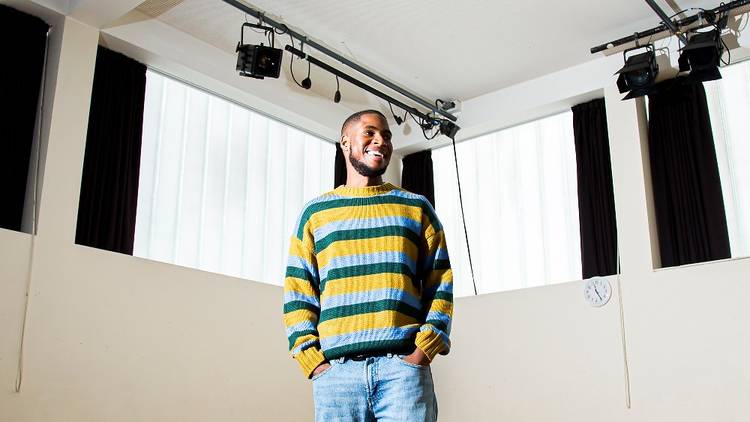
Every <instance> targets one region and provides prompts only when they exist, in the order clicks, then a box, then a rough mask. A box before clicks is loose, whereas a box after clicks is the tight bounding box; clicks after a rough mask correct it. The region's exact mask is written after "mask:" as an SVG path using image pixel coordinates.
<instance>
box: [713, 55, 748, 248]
mask: <svg viewBox="0 0 750 422" xmlns="http://www.w3.org/2000/svg"><path fill="white" fill-rule="evenodd" d="M721 75H722V79H719V80H717V81H711V82H706V83H705V84H704V85H705V88H706V97H707V99H708V109H709V113H710V115H711V127H712V128H713V135H714V143H715V145H716V161H717V162H718V164H719V175H720V177H721V190H722V194H723V196H724V208H725V210H726V214H727V228H728V229H729V244H730V247H731V251H732V256H733V257H740V256H749V255H750V166H748V163H750V139H749V138H748V134H750V119H748V116H750V61H745V62H742V63H738V64H734V65H731V66H727V67H723V68H722V69H721Z"/></svg>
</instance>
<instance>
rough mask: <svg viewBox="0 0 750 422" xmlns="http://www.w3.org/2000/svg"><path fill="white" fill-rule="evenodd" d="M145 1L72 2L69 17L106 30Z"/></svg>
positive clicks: (82, 0)
mask: <svg viewBox="0 0 750 422" xmlns="http://www.w3.org/2000/svg"><path fill="white" fill-rule="evenodd" d="M142 2H143V0H70V5H69V6H68V13H67V14H68V15H69V16H72V17H74V18H76V19H78V20H79V21H81V22H84V23H86V24H88V25H91V26H93V27H95V28H105V27H106V26H107V25H109V24H110V23H112V22H114V21H116V20H118V19H119V18H121V17H123V16H124V15H126V14H127V13H128V12H130V11H131V10H133V9H135V8H136V7H138V5H140V4H141V3H142Z"/></svg>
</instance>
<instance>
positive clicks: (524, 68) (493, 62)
mask: <svg viewBox="0 0 750 422" xmlns="http://www.w3.org/2000/svg"><path fill="white" fill-rule="evenodd" d="M657 1H658V2H659V4H660V6H661V7H662V8H663V9H664V10H665V11H667V12H668V13H670V14H671V13H673V12H672V11H673V8H680V9H684V8H688V7H705V8H712V7H716V6H717V5H718V3H715V2H709V1H700V0H690V1H688V0H684V1H681V0H676V1H672V0H669V1H668V2H665V1H663V0H657ZM247 4H248V5H250V6H252V7H254V8H256V9H260V10H263V11H265V13H266V14H268V15H269V16H272V17H274V18H275V19H277V20H280V21H282V22H285V23H287V24H288V25H289V26H291V27H293V28H295V29H296V30H298V31H299V32H302V33H306V34H308V36H309V37H311V38H313V39H315V40H317V41H318V42H321V43H322V44H324V45H326V46H329V47H331V48H333V49H334V50H336V51H338V52H339V53H340V54H342V55H344V56H347V57H349V58H352V59H354V60H355V61H356V62H358V63H359V64H362V65H364V66H365V67H367V68H368V69H371V70H373V71H375V72H376V73H378V74H380V75H382V76H384V77H386V78H387V79H389V80H392V81H394V82H396V83H398V84H400V85H402V86H405V87H408V89H410V90H411V91H413V92H415V93H418V94H419V95H421V96H423V97H426V98H431V99H434V98H443V99H447V98H451V99H460V100H464V101H465V100H468V99H471V98H474V97H477V96H479V95H482V94H485V93H489V92H492V91H496V90H498V89H501V88H504V87H507V86H510V85H513V84H516V83H519V82H522V81H525V80H528V79H532V78H535V77H538V76H542V75H544V74H547V73H551V72H554V71H557V70H561V69H565V68H568V67H571V66H574V65H577V64H581V63H583V62H586V61H589V60H592V59H594V58H596V57H595V56H592V55H591V54H590V53H589V48H590V47H592V46H594V45H598V44H603V43H606V42H608V41H611V40H613V39H616V38H620V37H622V36H626V35H628V34H632V33H634V32H636V31H639V30H645V29H648V28H650V27H652V26H655V25H657V24H658V23H659V19H658V17H657V16H656V14H655V13H654V12H653V10H651V8H650V7H649V6H648V5H647V3H646V2H645V1H633V0H608V1H602V2H593V1H590V0H568V1H564V2H550V1H538V0H536V1H515V2H510V1H507V0H501V1H490V0H465V1H462V2H457V1H453V0H430V1H426V0H417V1H410V2H403V1H395V0H386V1H379V2H372V1H363V0H350V1H346V2H343V1H334V0H285V1H278V0H251V1H248V2H247ZM165 5H166V7H165ZM154 6H161V9H164V10H159V13H160V14H158V13H157V14H158V16H157V19H159V20H161V21H163V22H164V23H166V24H168V25H171V26H173V27H175V28H177V29H180V30H182V31H184V32H187V33H189V34H191V35H193V36H195V37H196V38H199V39H201V40H203V41H205V42H207V43H209V44H212V45H214V46H216V47H218V48H220V49H222V50H225V51H234V48H235V46H236V44H237V41H238V40H239V28H240V25H241V24H242V22H243V21H244V20H245V15H244V13H242V12H240V11H238V10H236V9H235V8H233V7H232V6H230V5H227V4H226V3H224V2H222V1H221V0H183V1H179V0H149V1H147V2H145V3H144V4H143V5H142V8H144V7H154ZM156 9H159V7H156ZM248 20H249V21H251V22H255V21H256V20H255V19H254V18H252V17H248ZM247 37H248V38H250V39H252V37H256V38H257V39H256V40H255V42H260V41H261V40H262V36H261V35H256V34H251V33H248V35H247ZM279 41H281V42H283V43H284V44H286V43H288V42H289V41H288V37H279V40H278V41H277V42H279ZM313 54H314V55H316V56H317V57H321V56H322V54H320V53H318V54H315V52H314V51H313ZM300 64H301V63H300ZM301 65H302V66H295V69H300V70H295V74H297V76H298V80H299V79H301V78H300V77H299V74H303V76H302V77H304V74H305V73H306V67H305V66H304V65H303V64H301ZM349 72H350V73H354V72H353V71H349ZM329 79H330V77H329ZM313 82H315V78H313ZM327 87H330V83H328V84H327ZM329 89H330V88H329ZM334 90H335V89H334Z"/></svg>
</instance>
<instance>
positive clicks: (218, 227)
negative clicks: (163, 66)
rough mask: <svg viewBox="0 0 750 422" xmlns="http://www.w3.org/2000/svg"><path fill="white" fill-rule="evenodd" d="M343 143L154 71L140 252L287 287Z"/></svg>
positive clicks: (145, 146)
mask: <svg viewBox="0 0 750 422" xmlns="http://www.w3.org/2000/svg"><path fill="white" fill-rule="evenodd" d="M334 157H335V149H334V145H333V144H332V143H330V142H327V141H324V140H323V139H320V138H317V137H315V136H312V135H309V134H307V133H304V132H302V131H300V130H298V129H295V128H292V127H290V126H287V125H285V124H282V123H280V122H278V121H275V120H273V119H270V118H268V117H265V116H263V115H261V114H258V113H255V112H252V111H250V110H248V109H246V108H244V107H241V106H238V105H237V104H234V103H232V102H230V101H227V100H225V99H223V98H219V97H217V96H214V95H211V94H208V93H206V92H204V91H201V90H199V89H196V88H193V87H191V86H188V85H185V84H183V83H181V82H178V81H175V80H173V79H170V78H167V77H165V76H163V75H161V74H159V73H156V72H153V71H148V73H147V82H146V100H145V107H144V121H143V145H142V153H141V172H140V186H139V192H138V210H137V221H136V234H135V245H134V253H133V254H134V255H136V256H140V257H144V258H149V259H154V260H157V261H163V262H169V263H174V264H178V265H183V266H187V267H193V268H198V269H202V270H207V271H212V272H217V273H222V274H227V275H231V276H237V277H243V278H248V279H252V280H256V281H263V282H268V283H271V284H279V285H280V284H281V283H282V281H283V274H284V270H285V267H286V254H287V249H288V243H289V238H290V236H291V234H292V230H293V226H294V223H295V220H296V218H297V213H299V211H300V210H301V209H302V206H303V205H304V203H305V202H307V201H308V200H310V199H312V198H314V197H315V196H317V195H319V194H321V193H322V192H325V191H328V190H331V189H332V188H333V171H334Z"/></svg>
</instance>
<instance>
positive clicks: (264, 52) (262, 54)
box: [237, 22, 283, 79]
mask: <svg viewBox="0 0 750 422" xmlns="http://www.w3.org/2000/svg"><path fill="white" fill-rule="evenodd" d="M245 27H251V28H258V29H262V30H264V31H265V32H266V34H270V36H271V38H270V43H271V46H270V47H268V46H265V45H263V43H261V44H260V45H254V44H245V40H244V38H245V37H244V35H245ZM240 31H241V32H240V42H239V43H237V70H238V71H239V73H240V76H247V77H250V78H256V79H263V78H264V77H269V78H278V77H279V74H280V73H281V57H282V53H283V51H282V50H280V49H278V48H273V44H274V32H273V28H271V27H268V26H261V25H256V24H252V23H248V22H245V23H243V24H242V28H241V29H240Z"/></svg>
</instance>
